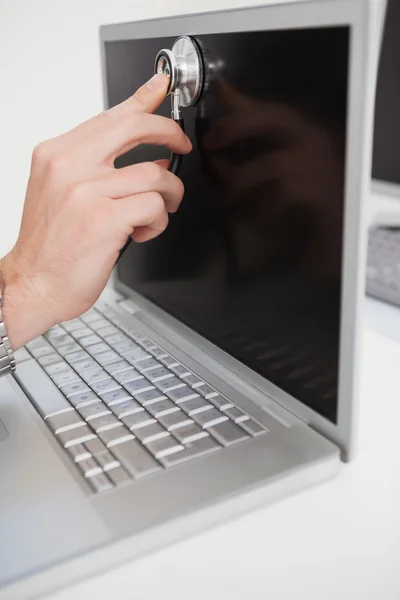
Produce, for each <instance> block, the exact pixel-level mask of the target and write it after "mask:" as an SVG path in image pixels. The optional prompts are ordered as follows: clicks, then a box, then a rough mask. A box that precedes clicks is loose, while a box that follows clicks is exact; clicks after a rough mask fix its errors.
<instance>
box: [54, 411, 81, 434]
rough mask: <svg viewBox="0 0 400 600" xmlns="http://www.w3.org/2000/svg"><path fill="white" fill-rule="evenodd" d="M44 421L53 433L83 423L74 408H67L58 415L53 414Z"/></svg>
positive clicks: (79, 425)
mask: <svg viewBox="0 0 400 600" xmlns="http://www.w3.org/2000/svg"><path fill="white" fill-rule="evenodd" d="M46 423H47V424H48V425H49V427H50V428H51V430H52V431H53V432H54V433H55V434H58V433H61V432H62V431H67V430H68V429H73V428H74V427H81V426H82V425H84V424H85V422H84V421H82V419H81V417H80V416H79V414H78V413H77V412H76V411H75V410H69V411H67V412H64V413H60V414H58V415H53V416H52V417H49V418H48V419H46Z"/></svg>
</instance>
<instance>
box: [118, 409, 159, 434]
mask: <svg viewBox="0 0 400 600" xmlns="http://www.w3.org/2000/svg"><path fill="white" fill-rule="evenodd" d="M121 421H122V422H123V424H124V425H125V426H126V427H127V428H128V429H131V430H132V431H133V432H134V433H135V431H136V430H137V429H138V428H139V427H146V426H147V425H151V424H152V423H155V422H156V420H155V419H153V417H152V416H151V415H149V413H148V412H146V411H145V410H144V409H143V410H142V411H140V412H136V413H133V414H131V415H126V416H125V417H121Z"/></svg>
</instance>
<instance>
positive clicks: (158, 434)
mask: <svg viewBox="0 0 400 600" xmlns="http://www.w3.org/2000/svg"><path fill="white" fill-rule="evenodd" d="M135 435H136V437H137V439H138V440H140V441H141V442H142V444H144V445H146V444H149V443H150V442H154V440H158V439H160V438H163V437H167V436H168V435H169V433H168V431H166V430H165V429H164V427H162V426H161V425H160V424H159V423H152V424H151V425H147V427H139V429H137V430H136V431H135Z"/></svg>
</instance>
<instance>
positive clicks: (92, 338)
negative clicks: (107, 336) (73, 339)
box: [79, 333, 101, 348]
mask: <svg viewBox="0 0 400 600" xmlns="http://www.w3.org/2000/svg"><path fill="white" fill-rule="evenodd" d="M79 343H80V345H81V346H83V347H84V348H87V347H88V346H93V344H98V343H101V338H100V337H99V336H98V335H96V334H95V333H92V335H86V336H85V337H83V338H81V339H80V340H79Z"/></svg>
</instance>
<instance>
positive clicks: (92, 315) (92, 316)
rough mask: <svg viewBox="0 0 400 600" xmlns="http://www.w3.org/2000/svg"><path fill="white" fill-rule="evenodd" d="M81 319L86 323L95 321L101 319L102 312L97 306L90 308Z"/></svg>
mask: <svg viewBox="0 0 400 600" xmlns="http://www.w3.org/2000/svg"><path fill="white" fill-rule="evenodd" d="M81 319H82V321H83V322H84V323H93V321H97V320H98V319H101V314H100V313H99V312H98V311H97V310H96V309H95V308H90V309H89V310H88V311H87V312H86V313H85V314H84V315H82V316H81Z"/></svg>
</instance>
